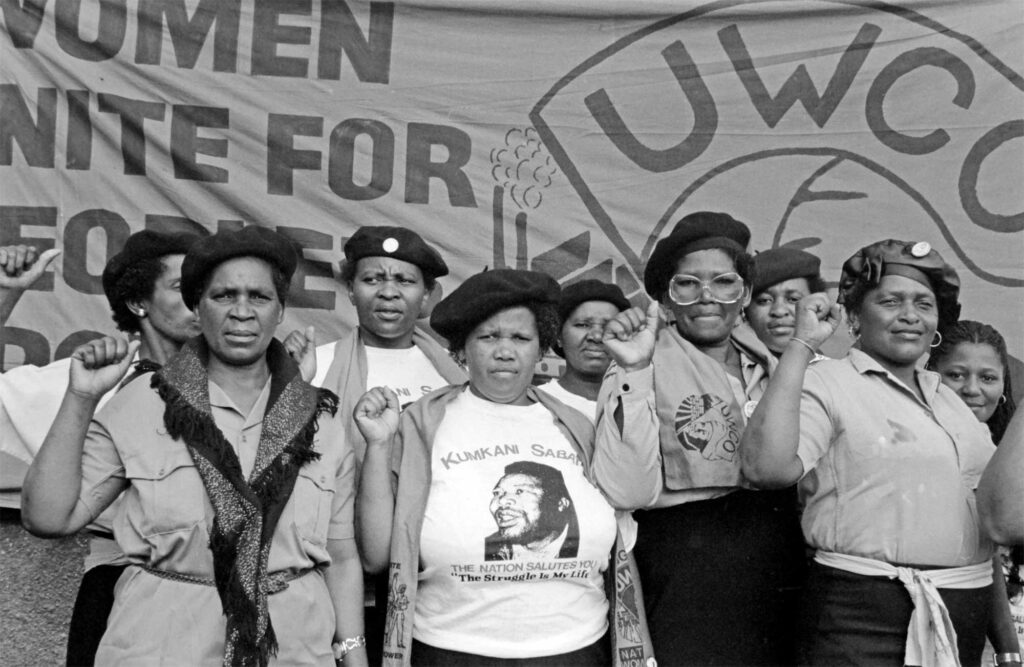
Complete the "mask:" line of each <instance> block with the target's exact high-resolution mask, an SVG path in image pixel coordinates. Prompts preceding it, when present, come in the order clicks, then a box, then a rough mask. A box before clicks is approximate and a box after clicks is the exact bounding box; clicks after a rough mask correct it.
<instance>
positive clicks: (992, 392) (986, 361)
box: [935, 343, 1006, 422]
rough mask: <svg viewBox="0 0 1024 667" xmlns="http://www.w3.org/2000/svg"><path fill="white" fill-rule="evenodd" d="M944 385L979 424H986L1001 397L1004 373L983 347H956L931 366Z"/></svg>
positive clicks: (996, 358)
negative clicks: (972, 414)
mask: <svg viewBox="0 0 1024 667" xmlns="http://www.w3.org/2000/svg"><path fill="white" fill-rule="evenodd" d="M935 370H936V371H938V373H939V375H940V376H941V377H942V384H944V385H946V386H947V387H949V388H950V389H952V390H953V391H955V392H956V393H957V394H959V395H960V398H962V399H964V403H966V404H967V407H969V408H970V409H971V412H973V413H974V416H975V417H977V418H978V421H980V422H987V421H988V420H989V418H990V417H991V416H992V413H993V412H995V411H996V407H998V406H999V398H1000V397H1001V396H1002V395H1003V387H1004V382H1005V380H1004V377H1005V372H1006V369H1004V368H1003V363H1002V361H1000V359H999V354H998V353H997V352H996V351H995V349H993V347H992V346H991V345H988V344H986V343H960V344H959V345H957V346H956V347H954V348H953V349H952V350H950V352H949V354H947V355H946V356H945V357H943V358H942V359H940V360H939V361H938V362H937V363H936V364H935Z"/></svg>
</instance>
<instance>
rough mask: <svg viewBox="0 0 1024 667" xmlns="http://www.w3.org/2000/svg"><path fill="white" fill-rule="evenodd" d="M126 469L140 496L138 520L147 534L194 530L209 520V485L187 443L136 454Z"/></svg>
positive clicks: (138, 524)
mask: <svg viewBox="0 0 1024 667" xmlns="http://www.w3.org/2000/svg"><path fill="white" fill-rule="evenodd" d="M147 454H148V452H147ZM125 473H126V475H127V476H128V478H129V480H130V481H131V484H132V486H133V487H135V492H136V494H137V497H138V503H139V507H138V509H139V510H140V512H139V515H138V517H137V518H135V519H134V522H135V524H136V530H138V531H139V533H140V534H141V535H142V536H143V537H147V536H150V535H159V534H161V533H171V532H177V531H181V530H190V529H191V528H193V527H194V526H195V525H196V524H198V523H201V522H204V521H205V520H206V514H207V512H206V510H207V506H208V505H209V502H208V501H207V495H206V488H205V487H204V486H203V481H202V479H201V478H200V476H199V469H198V468H196V465H195V463H194V462H193V461H192V456H191V454H189V452H188V450H187V449H186V448H185V447H184V446H181V447H174V446H172V447H171V448H170V450H169V451H165V452H161V453H158V454H155V455H147V456H140V457H132V458H131V459H128V460H126V461H125Z"/></svg>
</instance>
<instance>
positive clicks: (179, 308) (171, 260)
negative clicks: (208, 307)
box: [138, 255, 200, 345]
mask: <svg viewBox="0 0 1024 667" xmlns="http://www.w3.org/2000/svg"><path fill="white" fill-rule="evenodd" d="M184 259H185V255H165V256H164V257H162V258H161V259H160V263H161V264H163V267H164V270H163V273H161V274H160V276H159V277H157V279H156V281H155V282H154V283H153V293H152V294H150V295H149V297H148V298H146V299H143V300H142V302H141V303H139V304H138V305H139V306H141V307H142V308H143V310H145V312H146V317H147V318H148V319H147V320H143V322H145V321H148V322H149V323H150V324H151V325H152V327H153V329H154V330H155V331H156V333H157V335H159V336H160V337H161V338H162V339H164V340H166V341H169V342H171V343H174V344H175V345H182V344H184V343H185V341H187V340H188V339H189V338H191V337H193V336H195V335H197V334H198V333H199V332H200V327H199V319H198V317H197V316H196V315H195V314H194V313H193V312H192V311H191V310H189V309H188V307H187V306H185V302H184V301H183V300H182V298H181V263H182V261H183V260H184Z"/></svg>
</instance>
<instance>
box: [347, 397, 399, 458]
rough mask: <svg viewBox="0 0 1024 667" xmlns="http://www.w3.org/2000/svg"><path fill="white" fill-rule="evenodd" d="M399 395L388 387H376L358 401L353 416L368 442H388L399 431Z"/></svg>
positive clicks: (371, 443) (368, 443) (372, 443)
mask: <svg viewBox="0 0 1024 667" xmlns="http://www.w3.org/2000/svg"><path fill="white" fill-rule="evenodd" d="M400 409H401V408H400V405H399V403H398V396H397V395H396V394H395V392H393V391H391V390H390V389H388V388H387V387H374V388H373V389H371V390H369V391H368V392H366V393H365V394H363V395H362V397H361V398H360V399H359V402H358V403H356V407H355V410H354V411H353V413H352V416H353V417H354V418H355V420H356V426H357V427H359V432H360V433H361V434H362V435H363V438H364V439H365V440H366V444H367V445H368V446H369V445H374V444H386V443H390V442H391V439H392V438H393V437H394V436H395V433H397V432H398V414H399V412H400Z"/></svg>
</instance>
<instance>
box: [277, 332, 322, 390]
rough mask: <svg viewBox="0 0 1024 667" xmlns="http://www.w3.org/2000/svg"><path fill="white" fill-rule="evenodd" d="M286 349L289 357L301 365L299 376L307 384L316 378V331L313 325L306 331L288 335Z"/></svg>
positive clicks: (285, 341) (285, 343) (285, 340)
mask: <svg viewBox="0 0 1024 667" xmlns="http://www.w3.org/2000/svg"><path fill="white" fill-rule="evenodd" d="M284 349H285V350H287V351H288V356H290V357H291V358H292V359H294V360H295V363H297V364H298V365H299V374H300V375H301V376H302V379H303V380H305V381H306V382H310V381H312V379H313V378H314V377H316V331H315V330H314V328H313V325H309V326H308V327H306V330H305V331H299V330H298V329H296V330H295V331H293V332H291V333H290V334H288V337H287V338H285V339H284Z"/></svg>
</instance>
